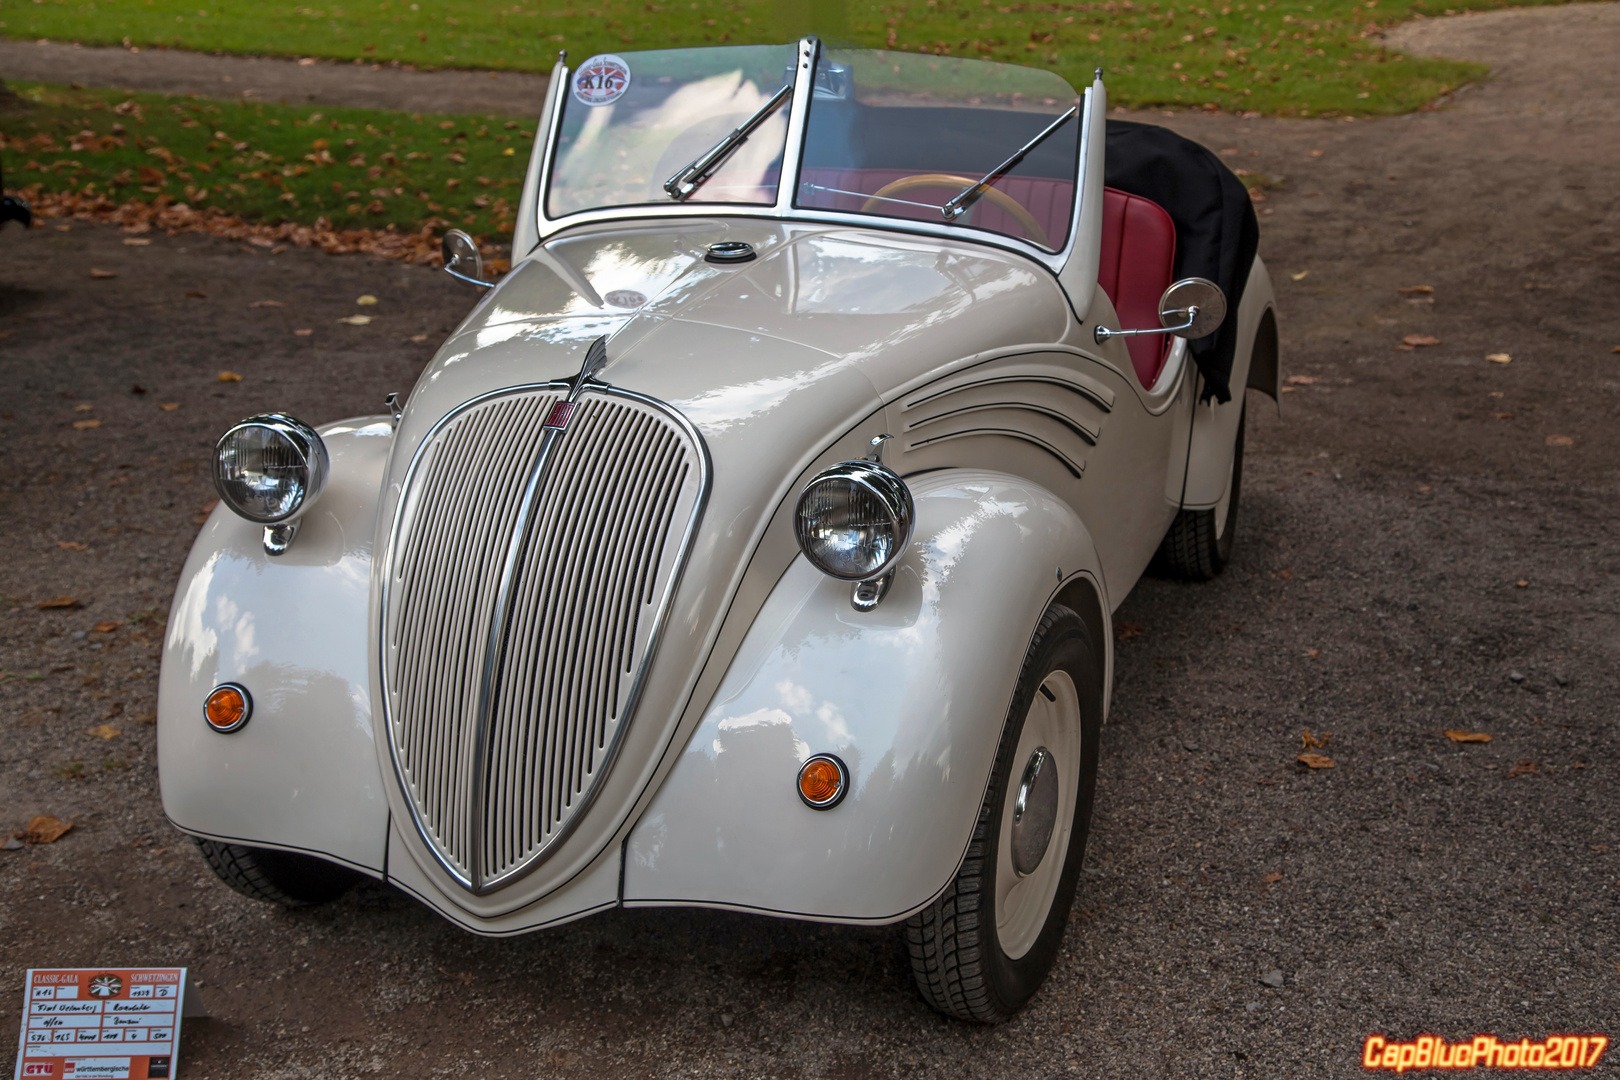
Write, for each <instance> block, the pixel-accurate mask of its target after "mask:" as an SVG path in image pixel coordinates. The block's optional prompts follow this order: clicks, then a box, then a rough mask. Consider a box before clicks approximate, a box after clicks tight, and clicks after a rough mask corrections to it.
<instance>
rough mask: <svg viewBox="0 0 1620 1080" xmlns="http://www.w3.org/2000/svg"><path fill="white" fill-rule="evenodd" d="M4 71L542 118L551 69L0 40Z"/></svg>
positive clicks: (166, 89) (285, 99) (47, 78)
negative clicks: (424, 66) (413, 65)
mask: <svg viewBox="0 0 1620 1080" xmlns="http://www.w3.org/2000/svg"><path fill="white" fill-rule="evenodd" d="M0 78H6V79H28V80H37V81H40V82H58V83H67V82H77V83H82V84H84V85H85V86H112V87H117V88H119V89H129V90H149V91H152V92H155V93H160V94H198V95H200V96H202V97H215V98H247V99H250V100H259V101H277V102H282V103H299V102H309V103H311V104H317V103H318V104H321V105H348V106H352V107H355V108H363V109H398V110H400V111H402V112H436V113H499V114H501V115H503V116H539V115H540V106H541V104H542V103H543V102H544V101H545V94H546V77H545V76H544V75H529V74H523V73H519V72H510V71H503V72H494V71H452V70H441V71H415V70H412V69H409V68H405V67H393V66H389V65H386V64H345V63H337V62H332V61H325V60H322V61H315V62H311V61H309V60H278V59H270V58H266V57H257V56H210V55H208V54H206V53H195V52H183V51H180V50H178V49H119V48H84V47H82V46H78V45H68V44H63V43H61V42H54V41H53V42H33V41H8V40H0Z"/></svg>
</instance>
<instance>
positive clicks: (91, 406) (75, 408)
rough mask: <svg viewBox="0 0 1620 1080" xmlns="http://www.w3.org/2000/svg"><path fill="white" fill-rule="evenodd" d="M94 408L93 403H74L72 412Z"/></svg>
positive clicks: (93, 409)
mask: <svg viewBox="0 0 1620 1080" xmlns="http://www.w3.org/2000/svg"><path fill="white" fill-rule="evenodd" d="M95 408H96V407H95V406H94V405H88V404H87V405H75V406H73V411H74V412H94V411H95Z"/></svg>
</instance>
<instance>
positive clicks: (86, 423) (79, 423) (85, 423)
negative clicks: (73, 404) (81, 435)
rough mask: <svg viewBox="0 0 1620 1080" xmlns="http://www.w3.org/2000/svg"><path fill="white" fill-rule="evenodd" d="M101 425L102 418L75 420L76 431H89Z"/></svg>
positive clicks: (74, 428)
mask: <svg viewBox="0 0 1620 1080" xmlns="http://www.w3.org/2000/svg"><path fill="white" fill-rule="evenodd" d="M100 426H101V421H100V420H75V421H73V430H74V431H89V430H90V429H92V428H98V427H100Z"/></svg>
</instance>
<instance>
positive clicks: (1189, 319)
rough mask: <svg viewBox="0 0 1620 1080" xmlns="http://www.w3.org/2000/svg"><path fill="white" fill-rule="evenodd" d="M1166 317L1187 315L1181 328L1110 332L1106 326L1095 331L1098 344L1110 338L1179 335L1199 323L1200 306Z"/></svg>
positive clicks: (1174, 312) (1169, 312)
mask: <svg viewBox="0 0 1620 1080" xmlns="http://www.w3.org/2000/svg"><path fill="white" fill-rule="evenodd" d="M1165 314H1166V315H1185V316H1186V319H1185V320H1184V321H1183V322H1182V323H1181V325H1179V326H1161V327H1158V328H1157V329H1154V330H1110V329H1108V327H1106V326H1099V327H1097V329H1096V330H1095V331H1093V335H1092V336H1093V337H1095V338H1096V340H1097V344H1099V345H1101V344H1102V343H1103V342H1105V341H1107V340H1108V339H1109V338H1117V337H1149V336H1151V335H1153V334H1179V333H1181V332H1183V331H1185V330H1191V329H1192V328H1193V323H1195V322H1197V321H1198V305H1197V304H1194V305H1192V306H1191V307H1189V308H1186V309H1184V310H1182V311H1167V312H1165Z"/></svg>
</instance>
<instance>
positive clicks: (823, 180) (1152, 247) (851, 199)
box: [799, 167, 1176, 387]
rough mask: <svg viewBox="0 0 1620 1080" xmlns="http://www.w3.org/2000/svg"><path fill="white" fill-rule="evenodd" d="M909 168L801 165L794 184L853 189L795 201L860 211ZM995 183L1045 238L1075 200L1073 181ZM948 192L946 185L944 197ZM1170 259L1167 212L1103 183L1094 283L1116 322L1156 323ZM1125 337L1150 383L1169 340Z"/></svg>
mask: <svg viewBox="0 0 1620 1080" xmlns="http://www.w3.org/2000/svg"><path fill="white" fill-rule="evenodd" d="M916 172H917V170H916V169H840V168H817V167H811V168H806V169H805V170H804V171H803V173H802V174H801V175H800V182H801V183H804V184H815V185H817V186H819V187H823V188H837V189H839V190H840V191H845V192H859V193H860V194H847V195H846V194H833V193H830V192H825V191H801V195H800V199H799V202H800V204H801V205H804V204H809V205H814V206H819V207H822V208H824V209H828V210H840V211H845V212H850V213H854V212H859V210H860V209H861V206H862V204H863V203H864V202H865V201H866V196H867V195H870V194H871V193H873V192H875V191H880V190H882V188H883V187H884V185H886V184H891V183H893V182H894V181H896V180H898V179H900V178H901V177H904V176H911V175H913V174H915V173H916ZM996 187H998V188H999V189H1001V190H1002V191H1005V192H1006V193H1007V194H1008V195H1010V196H1012V197H1013V198H1014V199H1016V200H1017V201H1018V202H1020V203H1022V204H1023V205H1024V206H1025V207H1026V208H1027V209H1028V210H1029V212H1030V213H1031V214H1033V215H1034V217H1035V220H1036V221H1037V222H1039V223H1040V225H1041V228H1043V229H1045V230H1046V234H1047V236H1048V237H1050V238H1052V239H1054V240H1055V239H1057V238H1059V237H1063V236H1065V235H1066V234H1067V233H1068V229H1069V220H1068V218H1069V214H1070V213H1071V210H1072V207H1073V199H1074V184H1073V183H1071V182H1070V181H1067V180H1051V179H1046V178H1043V177H1036V176H1008V177H1003V178H1002V179H1001V180H1000V181H999V182H998V183H997V184H996ZM941 190H942V191H944V189H941ZM933 194H935V192H933V191H930V190H927V189H915V190H912V191H909V192H906V193H904V194H903V195H900V196H898V197H899V198H904V199H907V200H911V201H914V202H918V203H924V202H927V201H928V198H929V197H930V196H931V195H933ZM954 194H955V192H954V191H948V192H946V193H945V195H944V197H947V198H948V197H949V196H950V195H954ZM884 212H885V213H887V214H889V215H891V216H894V217H905V218H915V219H917V220H924V221H926V220H931V219H937V218H938V213H939V212H938V211H937V210H934V209H932V208H931V207H926V206H903V205H897V204H893V203H891V204H889V205H888V206H886V207H885V208H884ZM973 214H974V217H973V219H972V220H973V222H974V224H975V225H977V226H978V227H980V228H983V229H992V230H995V231H996V232H1000V233H1005V234H1007V235H1009V236H1023V235H1024V231H1023V230H1022V229H1021V228H1019V227H1018V223H1017V222H1015V221H1014V220H1013V219H1012V216H1011V215H1009V214H1008V213H1007V212H1006V211H1005V210H1003V209H1001V208H1000V207H998V206H996V205H994V204H993V203H990V202H989V201H987V200H986V201H981V202H980V203H979V204H978V205H977V206H976V207H974V209H973ZM1175 262H1176V226H1175V223H1174V222H1172V221H1171V220H1170V215H1169V214H1167V213H1165V212H1164V209H1163V208H1162V207H1160V206H1159V205H1158V204H1157V203H1155V202H1151V201H1149V200H1147V199H1144V198H1142V197H1141V196H1139V195H1128V194H1126V193H1125V192H1123V191H1117V190H1115V189H1114V188H1104V189H1103V229H1102V257H1101V260H1100V261H1099V264H1098V267H1097V283H1098V284H1099V285H1101V286H1102V289H1103V292H1105V293H1107V294H1108V299H1109V300H1111V301H1113V304H1114V311H1115V312H1116V313H1117V314H1118V315H1119V323H1120V328H1121V329H1128V330H1142V329H1151V328H1154V327H1157V326H1158V325H1159V297H1160V296H1162V295H1164V290H1165V289H1167V288H1169V287H1170V280H1171V274H1172V273H1173V271H1174V268H1175ZM1126 343H1127V347H1128V348H1129V349H1130V354H1131V366H1132V367H1134V368H1135V369H1136V377H1137V378H1138V379H1139V380H1141V383H1142V385H1143V386H1144V387H1151V386H1152V385H1153V384H1154V382H1155V381H1157V379H1158V377H1159V372H1160V371H1161V370H1162V369H1163V367H1164V361H1165V357H1167V356H1169V354H1170V339H1169V338H1168V337H1157V336H1156V337H1143V338H1127V339H1126Z"/></svg>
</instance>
